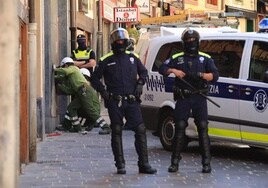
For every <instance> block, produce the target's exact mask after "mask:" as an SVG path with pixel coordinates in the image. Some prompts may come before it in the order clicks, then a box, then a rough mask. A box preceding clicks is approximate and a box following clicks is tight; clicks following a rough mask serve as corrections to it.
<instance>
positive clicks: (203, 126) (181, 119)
mask: <svg viewBox="0 0 268 188" xmlns="http://www.w3.org/2000/svg"><path fill="white" fill-rule="evenodd" d="M181 39H182V42H183V47H184V48H183V52H180V53H177V54H174V55H173V56H172V57H171V58H169V59H167V60H166V61H165V62H164V63H163V64H162V65H161V66H160V69H159V73H160V74H162V75H164V76H168V75H169V74H171V73H173V74H174V75H175V83H174V84H175V86H174V99H175V100H176V105H175V111H174V121H175V136H174V139H173V143H172V148H173V151H172V155H171V165H170V166H169V168H168V171H169V172H177V171H178V167H179V161H180V160H181V151H182V149H183V146H184V140H185V129H186V127H187V126H188V119H189V117H190V113H191V112H192V115H193V118H194V122H195V124H196V126H197V131H198V136H199V145H200V147H201V149H202V151H201V154H202V166H203V168H202V172H203V173H210V172H211V166H210V161H211V154H210V140H209V136H208V109H207V100H206V97H205V94H206V91H207V87H208V83H209V82H215V81H217V80H218V78H219V73H218V69H217V68H216V66H215V64H214V61H213V59H212V58H211V57H210V56H209V55H208V54H205V53H202V52H200V51H199V42H200V41H199V40H200V36H199V33H198V32H197V31H195V30H192V29H189V28H187V29H185V30H184V31H183V33H182V36H181ZM193 88H195V89H193ZM200 92H204V93H202V94H200ZM202 95H203V96H202Z"/></svg>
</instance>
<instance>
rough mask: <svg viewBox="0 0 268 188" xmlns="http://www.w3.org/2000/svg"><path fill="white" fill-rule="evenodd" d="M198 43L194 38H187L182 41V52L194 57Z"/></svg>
mask: <svg viewBox="0 0 268 188" xmlns="http://www.w3.org/2000/svg"><path fill="white" fill-rule="evenodd" d="M198 49H199V41H198V39H196V38H193V37H191V38H187V39H186V40H185V41H184V52H185V53H186V54H188V55H191V56H195V55H197V54H198Z"/></svg>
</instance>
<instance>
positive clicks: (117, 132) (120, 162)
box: [111, 125, 126, 174]
mask: <svg viewBox="0 0 268 188" xmlns="http://www.w3.org/2000/svg"><path fill="white" fill-rule="evenodd" d="M111 127H112V140H111V145H112V150H113V154H114V160H115V166H116V168H117V174H126V169H125V160H124V153H123V144H122V126H121V125H111Z"/></svg>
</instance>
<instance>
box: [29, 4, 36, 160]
mask: <svg viewBox="0 0 268 188" xmlns="http://www.w3.org/2000/svg"><path fill="white" fill-rule="evenodd" d="M29 7H30V9H29V32H28V38H29V77H30V78H36V67H37V66H36V62H37V61H36V60H37V55H36V54H37V51H36V48H37V44H36V38H37V36H36V35H37V24H36V19H35V0H29ZM29 86H30V90H29V97H30V99H29V101H30V104H29V137H30V138H29V141H30V144H29V161H30V162H36V157H37V156H36V153H37V151H36V150H37V149H36V147H37V146H36V144H37V141H36V139H37V110H36V109H37V97H36V90H37V89H36V79H29Z"/></svg>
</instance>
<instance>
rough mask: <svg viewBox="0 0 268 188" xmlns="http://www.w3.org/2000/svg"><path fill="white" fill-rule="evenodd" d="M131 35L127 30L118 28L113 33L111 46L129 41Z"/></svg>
mask: <svg viewBox="0 0 268 188" xmlns="http://www.w3.org/2000/svg"><path fill="white" fill-rule="evenodd" d="M128 39H129V35H128V32H127V30H126V29H124V28H118V29H115V30H113V31H112V32H111V44H113V43H114V42H115V41H117V40H128Z"/></svg>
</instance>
